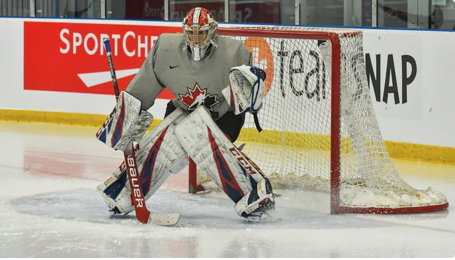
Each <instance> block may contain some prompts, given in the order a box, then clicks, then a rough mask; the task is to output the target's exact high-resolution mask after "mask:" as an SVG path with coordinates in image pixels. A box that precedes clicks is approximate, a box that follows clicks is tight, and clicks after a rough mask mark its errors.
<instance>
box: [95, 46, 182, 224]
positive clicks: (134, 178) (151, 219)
mask: <svg viewBox="0 0 455 260" xmlns="http://www.w3.org/2000/svg"><path fill="white" fill-rule="evenodd" d="M103 42H104V48H105V49H106V55H107V60H108V62H109V70H110V72H111V78H112V84H113V86H114V93H115V98H116V99H118V97H119V94H120V93H119V88H118V84H117V77H116V76H115V69H114V63H113V61H112V52H111V46H110V43H109V38H105V39H104V41H103ZM138 149H139V144H138V143H137V142H132V143H131V145H129V146H128V148H127V149H126V150H125V151H124V153H123V154H124V157H125V165H126V172H127V174H128V182H129V184H130V188H131V200H132V201H133V205H134V210H135V212H136V218H137V220H139V222H141V223H144V224H155V225H160V226H173V225H175V224H177V223H178V221H179V219H180V214H178V213H172V214H163V213H151V212H150V211H149V210H148V209H147V206H146V205H145V199H144V193H143V191H142V187H141V182H140V176H139V171H138V170H137V163H136V154H135V152H136V151H137V150H138Z"/></svg>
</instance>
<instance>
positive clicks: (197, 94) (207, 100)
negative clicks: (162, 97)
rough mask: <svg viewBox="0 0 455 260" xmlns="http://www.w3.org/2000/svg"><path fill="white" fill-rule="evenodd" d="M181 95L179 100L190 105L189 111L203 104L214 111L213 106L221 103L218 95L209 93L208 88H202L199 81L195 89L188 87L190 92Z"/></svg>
mask: <svg viewBox="0 0 455 260" xmlns="http://www.w3.org/2000/svg"><path fill="white" fill-rule="evenodd" d="M179 96H180V99H179V100H180V101H181V102H182V103H183V104H185V105H186V106H187V107H188V111H193V110H195V109H196V108H197V107H198V106H200V105H203V106H205V107H206V108H207V109H208V110H209V111H210V112H214V110H213V107H214V106H215V105H216V104H218V103H220V101H219V100H218V95H210V94H209V93H207V89H201V87H199V85H198V84H197V82H196V84H195V85H194V87H193V89H190V88H188V92H187V93H186V94H185V95H181V94H179ZM212 115H213V113H212Z"/></svg>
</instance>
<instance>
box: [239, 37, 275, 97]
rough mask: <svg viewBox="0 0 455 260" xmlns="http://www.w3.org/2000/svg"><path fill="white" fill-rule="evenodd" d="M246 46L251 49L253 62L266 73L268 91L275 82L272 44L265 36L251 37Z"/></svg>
mask: <svg viewBox="0 0 455 260" xmlns="http://www.w3.org/2000/svg"><path fill="white" fill-rule="evenodd" d="M244 44H245V46H246V48H247V49H248V50H249V51H251V53H252V55H253V57H252V59H253V60H252V62H253V64H255V65H256V66H258V67H259V68H261V69H263V70H264V71H265V73H266V79H265V87H266V92H267V93H268V92H269V90H270V87H271V85H272V82H273V74H274V67H273V66H274V65H273V54H272V50H271V49H270V45H269V44H268V43H267V41H266V40H265V39H264V38H260V37H249V38H247V39H246V40H245V43H244Z"/></svg>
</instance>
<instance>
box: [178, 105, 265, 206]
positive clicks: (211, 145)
mask: <svg viewBox="0 0 455 260" xmlns="http://www.w3.org/2000/svg"><path fill="white" fill-rule="evenodd" d="M175 132H176V135H177V138H178V139H179V141H180V143H181V144H182V146H183V147H184V149H185V150H186V152H187V153H188V155H189V156H190V157H191V158H192V159H193V160H194V162H195V163H196V164H197V166H198V168H200V169H201V170H202V171H204V172H205V173H207V175H208V176H209V177H210V178H211V179H212V180H213V181H214V182H215V184H216V185H217V186H218V187H220V188H222V189H223V190H224V192H225V193H226V194H227V195H228V196H229V198H231V199H232V201H234V202H238V201H239V200H240V199H241V198H243V197H244V196H245V194H248V193H249V192H250V191H252V190H253V188H255V187H256V185H257V182H258V181H261V180H263V179H264V177H263V176H262V175H261V173H260V170H259V168H257V166H256V165H253V164H251V163H250V162H249V161H248V160H247V159H246V158H245V157H244V156H243V155H242V153H241V152H240V151H239V150H238V149H237V148H236V147H235V146H234V144H233V143H232V142H231V141H230V140H229V139H228V138H227V137H226V136H225V134H224V133H223V131H222V130H221V129H220V128H219V127H218V126H217V125H216V123H215V122H214V121H213V119H212V118H211V116H210V114H209V113H208V111H207V110H206V108H205V107H203V106H200V107H198V108H197V109H196V110H195V111H194V112H193V113H191V114H190V115H189V116H188V117H187V118H185V119H184V120H182V122H180V123H179V124H178V126H177V128H176V130H175Z"/></svg>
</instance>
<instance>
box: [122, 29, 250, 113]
mask: <svg viewBox="0 0 455 260" xmlns="http://www.w3.org/2000/svg"><path fill="white" fill-rule="evenodd" d="M250 57H251V54H250V51H249V50H248V49H246V47H245V46H244V45H243V44H242V42H240V41H237V40H233V39H229V38H224V37H218V39H217V47H212V49H211V50H210V53H209V54H208V56H207V57H206V58H204V59H203V60H201V61H193V59H192V58H191V55H190V53H189V52H188V51H187V49H186V45H185V42H184V39H183V35H182V34H162V35H161V36H160V37H159V39H158V41H157V42H156V44H155V45H154V46H153V48H152V50H151V51H150V53H149V54H148V56H147V59H146V60H145V62H144V64H143V65H142V67H141V69H140V70H139V72H138V74H137V75H136V76H135V77H134V78H133V80H132V81H131V82H130V84H129V85H128V88H127V91H128V92H129V93H130V94H131V95H133V96H134V97H136V98H138V99H139V100H140V101H141V102H142V108H143V109H144V110H147V109H148V108H150V107H151V106H152V105H153V103H154V101H155V99H156V97H157V96H158V94H159V93H160V92H161V91H162V90H163V89H164V88H168V89H169V90H170V91H171V92H172V93H173V94H174V95H175V99H173V103H174V105H175V106H176V107H180V108H183V109H184V110H187V111H189V112H191V111H193V110H195V109H196V108H197V107H198V106H200V105H204V106H205V107H206V108H207V109H208V110H209V111H210V113H211V114H212V117H213V119H215V120H216V119H218V118H220V117H221V116H223V115H224V114H225V113H226V112H227V111H230V110H231V108H230V107H229V105H228V103H227V102H226V100H225V98H224V96H223V95H222V93H221V90H223V89H224V88H226V87H227V86H228V85H229V77H228V75H229V70H230V69H231V68H232V67H234V66H240V65H245V64H246V65H248V64H250Z"/></svg>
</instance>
